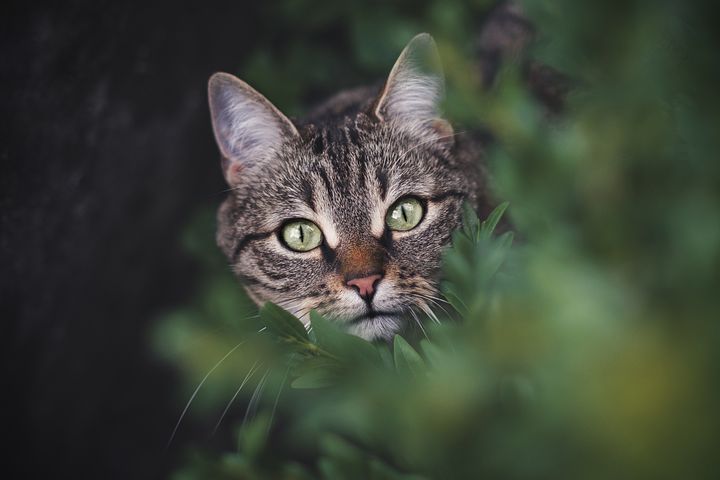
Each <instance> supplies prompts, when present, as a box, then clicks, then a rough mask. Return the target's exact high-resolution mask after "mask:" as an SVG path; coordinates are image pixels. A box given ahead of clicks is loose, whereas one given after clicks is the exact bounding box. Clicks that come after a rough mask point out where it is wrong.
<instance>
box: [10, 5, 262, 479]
mask: <svg viewBox="0 0 720 480" xmlns="http://www.w3.org/2000/svg"><path fill="white" fill-rule="evenodd" d="M253 5H254V4H253V3H247V4H243V3H242V2H223V3H218V4H216V5H215V6H214V7H213V8H212V9H210V8H201V7H200V5H199V4H197V5H195V6H185V4H183V6H182V7H181V5H180V4H178V3H176V2H153V3H152V4H132V5H131V4H126V3H118V2H72V3H63V4H59V3H50V4H48V5H45V6H41V5H35V6H33V7H32V8H29V7H28V6H27V5H26V4H25V3H24V2H22V3H21V2H18V3H17V4H15V5H7V4H6V5H5V6H4V7H3V14H2V15H0V17H2V20H0V22H1V23H2V27H1V28H0V31H1V32H2V33H1V34H0V35H2V41H1V47H0V48H1V49H2V52H1V53H0V72H1V73H0V77H1V78H2V86H3V88H2V89H3V95H2V100H1V101H2V103H3V106H2V112H3V117H4V120H3V122H2V127H0V128H1V129H2V133H1V134H0V139H1V140H0V142H1V143H0V158H1V167H0V168H1V169H2V171H1V173H0V192H1V194H0V211H1V214H0V215H1V216H0V231H1V234H0V235H1V236H0V253H1V255H2V261H1V262H0V265H2V267H1V268H2V276H1V279H2V280H1V281H2V318H3V333H2V338H3V343H4V344H5V346H4V347H3V349H2V352H3V357H4V359H3V369H4V373H3V379H4V384H5V385H4V387H3V391H4V392H5V393H4V397H5V399H6V406H5V407H4V408H3V417H5V419H4V420H3V431H4V434H5V436H6V437H7V438H9V439H11V441H12V443H11V444H12V445H13V447H12V449H11V450H10V452H9V453H10V455H9V456H10V466H11V468H10V471H15V472H16V473H14V474H12V476H11V478H51V477H52V478H123V479H127V478H133V479H141V478H156V477H158V476H165V475H166V474H167V472H168V469H169V468H170V465H171V464H172V462H173V457H174V456H175V455H177V454H178V453H180V452H177V451H171V452H170V453H169V454H166V453H165V452H164V448H165V442H166V441H167V438H168V436H169V433H170V431H171V430H172V426H173V424H174V421H175V420H176V418H177V414H178V412H177V411H175V409H173V408H171V407H170V406H171V405H175V403H172V402H171V399H172V398H174V397H173V394H174V393H176V392H174V390H173V389H174V383H173V372H172V371H171V370H170V369H169V368H168V367H167V366H164V365H162V364H161V363H160V362H159V361H157V360H156V359H155V358H154V357H153V355H152V352H150V351H149V348H148V347H147V341H146V340H147V335H148V329H149V326H150V322H151V320H152V319H153V317H154V316H155V315H157V314H158V312H161V311H163V309H166V308H168V306H170V305H173V304H175V303H177V302H179V301H181V300H182V299H183V298H185V297H186V296H187V295H189V294H190V292H192V291H193V287H194V282H195V280H194V266H193V263H192V261H191V260H190V259H188V258H186V256H185V255H184V254H183V253H182V252H181V251H180V250H179V247H178V242H177V238H178V235H179V233H180V231H181V229H182V228H183V227H184V226H185V225H186V224H187V221H188V218H189V216H190V215H191V214H192V213H193V212H194V211H195V210H196V209H197V207H198V206H200V205H208V204H214V203H217V202H218V200H219V198H220V192H221V191H222V190H223V189H224V188H225V187H224V184H223V182H222V178H221V175H220V173H219V168H218V165H217V152H216V148H215V145H214V143H213V140H212V134H211V131H210V125H209V120H208V115H207V112H206V101H205V88H206V87H205V85H206V80H207V78H208V76H209V75H210V74H211V73H212V72H213V71H215V70H220V69H231V68H232V67H233V65H235V63H230V61H231V60H232V61H240V60H242V57H243V51H244V49H243V45H246V44H248V43H251V42H252V41H253V35H254V32H253V28H252V26H253V25H255V24H256V20H257V18H256V17H257V12H256V11H255V10H254V7H253ZM185 432H187V433H188V434H191V433H192V428H191V427H188V428H186V429H185ZM181 441H182V439H180V443H181ZM176 450H177V449H176ZM6 451H7V450H6ZM8 478H10V477H8Z"/></svg>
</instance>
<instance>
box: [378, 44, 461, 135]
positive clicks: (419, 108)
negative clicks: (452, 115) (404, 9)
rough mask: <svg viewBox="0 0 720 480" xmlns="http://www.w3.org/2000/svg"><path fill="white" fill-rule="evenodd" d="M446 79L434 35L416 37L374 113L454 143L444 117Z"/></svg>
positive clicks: (391, 75)
mask: <svg viewBox="0 0 720 480" xmlns="http://www.w3.org/2000/svg"><path fill="white" fill-rule="evenodd" d="M444 91H445V80H444V75H443V71H442V64H441V63H440V56H439V54H438V51H437V47H436V45H435V41H434V40H433V38H432V36H430V35H429V34H427V33H421V34H419V35H416V36H415V37H414V38H413V39H412V40H410V43H408V44H407V46H406V47H405V49H404V50H403V51H402V53H401V54H400V57H398V59H397V61H396V62H395V65H394V66H393V68H392V70H391V71H390V75H389V76H388V78H387V80H386V82H385V85H384V87H383V89H382V90H381V91H380V95H379V96H378V98H377V99H376V100H375V103H374V104H373V107H372V114H373V115H374V116H375V118H377V119H378V120H380V121H384V122H394V123H395V124H396V125H397V126H398V127H400V128H405V129H408V130H410V131H412V132H415V133H418V134H423V135H428V134H430V135H434V136H436V138H437V139H438V140H441V141H443V142H452V127H451V126H450V124H449V123H448V122H447V121H446V120H444V119H442V118H441V117H440V102H441V100H442V98H443V95H444Z"/></svg>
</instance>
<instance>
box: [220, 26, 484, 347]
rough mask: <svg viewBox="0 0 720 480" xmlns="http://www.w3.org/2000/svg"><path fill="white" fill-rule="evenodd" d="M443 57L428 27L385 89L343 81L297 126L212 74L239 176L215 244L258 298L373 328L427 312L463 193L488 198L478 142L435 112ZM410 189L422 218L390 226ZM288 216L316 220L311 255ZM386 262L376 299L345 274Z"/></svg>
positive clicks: (366, 333)
mask: <svg viewBox="0 0 720 480" xmlns="http://www.w3.org/2000/svg"><path fill="white" fill-rule="evenodd" d="M418 59H420V60H418ZM425 65H430V66H431V68H430V69H429V70H428V69H425V68H424V67H425ZM437 65H439V61H438V60H437V52H436V50H435V46H434V43H433V41H432V38H431V37H430V36H429V35H426V34H423V35H419V36H417V37H416V38H415V39H413V41H411V42H410V44H409V45H408V47H407V48H406V49H405V50H404V51H403V53H402V54H401V55H400V58H399V59H398V61H397V63H396V64H395V66H394V67H393V69H392V71H391V73H390V76H389V77H388V79H387V81H386V82H385V84H384V86H383V87H382V88H381V89H379V91H378V90H377V89H371V88H362V89H356V90H354V91H350V92H344V93H342V94H340V95H338V96H336V97H334V98H332V99H330V100H329V101H328V102H326V103H325V104H324V105H321V106H320V107H318V108H317V109H316V110H315V111H314V112H312V113H311V114H310V115H309V116H308V117H307V118H306V119H305V120H303V121H299V122H297V125H294V124H292V123H290V125H288V123H289V122H290V121H289V120H287V119H286V118H285V117H284V116H283V115H282V114H281V113H280V112H279V111H278V110H277V109H275V107H273V106H272V105H271V104H270V103H269V102H267V100H265V98H264V97H262V95H260V94H259V93H257V92H255V91H254V90H252V89H251V88H250V87H249V86H246V85H245V84H244V83H242V82H240V81H239V80H237V79H235V80H237V82H240V83H237V82H235V81H234V80H231V79H228V78H227V77H230V76H229V75H227V74H216V75H222V76H223V77H222V78H221V79H220V80H222V81H218V80H217V77H213V79H211V82H210V99H211V111H212V115H213V125H214V127H215V135H216V138H217V140H218V144H219V145H220V149H221V152H222V153H223V158H224V163H223V164H224V168H225V170H226V178H228V179H229V180H228V181H229V182H230V184H231V186H232V187H233V188H232V189H231V193H230V195H228V197H227V199H226V200H225V201H224V202H223V204H222V205H221V207H220V210H219V213H218V233H217V238H218V244H219V245H220V247H221V249H222V250H223V252H224V253H225V254H226V255H227V257H228V259H229V260H230V263H231V265H232V268H233V270H234V272H235V273H236V274H237V276H238V277H239V278H240V279H241V281H242V283H243V285H244V286H245V288H246V290H247V291H248V293H249V294H250V296H251V297H252V298H253V300H254V301H256V302H257V303H258V304H262V303H263V302H266V301H272V302H274V303H276V304H278V305H280V306H281V307H283V308H285V309H287V310H288V311H290V312H292V313H293V314H295V315H296V316H298V317H299V318H300V319H301V320H302V321H303V322H307V321H308V317H309V312H310V310H311V309H316V310H318V311H319V312H320V313H323V314H325V315H326V316H328V317H330V318H332V319H334V320H335V321H337V322H339V323H341V324H343V325H344V326H346V327H347V329H348V331H350V332H351V333H354V334H356V335H359V336H361V337H363V338H366V339H369V340H375V339H385V340H387V339H390V338H392V336H393V335H394V334H395V333H397V332H399V331H400V330H402V329H403V328H404V327H406V326H407V325H408V319H409V318H413V317H412V316H413V315H414V313H415V312H416V311H425V312H427V311H428V308H429V305H430V304H432V302H433V297H437V296H438V274H439V271H440V267H441V255H442V252H443V250H444V249H445V248H446V247H447V246H448V244H449V242H450V239H451V235H452V232H453V231H454V230H455V229H456V228H457V227H458V226H459V224H460V218H461V210H462V209H461V206H462V203H463V202H464V201H469V202H470V203H471V204H473V205H474V206H476V207H477V206H481V205H484V204H487V203H488V198H487V196H486V195H485V193H484V192H485V183H486V182H485V180H484V178H485V175H484V171H483V168H482V166H481V162H480V160H481V157H482V146H481V144H480V143H479V142H478V141H476V140H475V139H473V138H472V137H470V136H467V135H463V134H459V135H457V134H454V133H453V132H452V129H451V127H450V126H449V124H447V122H445V121H444V120H442V119H441V118H440V117H439V113H438V112H439V108H438V105H439V101H440V99H441V97H442V74H441V73H440V72H439V71H438V69H437ZM233 78H234V77H233ZM238 86H239V87H238ZM218 98H221V99H223V101H222V102H217V101H215V102H214V99H218ZM258 145H261V147H258ZM228 171H231V172H232V173H231V174H228V173H227V172H228ZM408 195H412V196H415V197H417V198H419V199H420V200H421V202H422V203H423V204H424V207H425V215H424V218H423V219H422V221H421V222H420V224H419V225H418V226H417V227H415V228H414V229H412V230H409V231H404V232H399V231H390V230H389V229H388V228H387V227H386V225H385V216H386V214H387V211H388V208H390V207H391V206H392V205H393V203H394V202H396V201H397V200H398V199H400V198H402V197H405V196H408ZM291 219H307V220H310V221H312V222H314V223H315V224H317V225H318V226H319V227H320V229H321V230H322V232H323V236H324V240H323V244H322V245H321V246H320V247H319V248H317V249H315V250H312V251H309V252H304V253H300V252H295V251H291V250H289V249H288V248H287V247H285V246H284V244H283V243H282V241H281V240H280V238H279V232H280V229H281V228H282V226H283V225H284V224H285V223H286V222H287V221H288V220H291ZM378 268H379V269H380V270H381V271H382V274H383V275H384V277H383V278H382V280H381V281H380V282H379V283H378V284H377V288H376V293H375V295H374V297H373V298H372V301H371V302H368V301H366V299H363V298H361V297H360V295H359V294H358V293H357V292H356V291H355V290H354V289H353V288H349V287H348V286H347V284H346V280H347V272H348V271H349V270H352V271H353V272H370V271H371V270H372V271H375V270H377V269H378ZM373 269H375V270H373Z"/></svg>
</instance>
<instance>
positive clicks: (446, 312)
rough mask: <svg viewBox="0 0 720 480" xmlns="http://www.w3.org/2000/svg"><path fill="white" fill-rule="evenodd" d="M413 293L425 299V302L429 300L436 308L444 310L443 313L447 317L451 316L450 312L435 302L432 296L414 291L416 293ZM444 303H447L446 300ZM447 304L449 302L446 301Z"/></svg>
mask: <svg viewBox="0 0 720 480" xmlns="http://www.w3.org/2000/svg"><path fill="white" fill-rule="evenodd" d="M414 295H416V296H418V297H420V298H422V299H423V300H425V301H426V302H430V303H431V304H432V305H434V306H436V307H437V308H439V309H440V310H442V311H443V312H445V315H447V316H448V317H449V318H450V317H452V316H451V315H450V313H449V312H448V311H447V310H446V309H445V307H443V306H442V305H440V304H439V303H437V301H436V300H435V299H434V297H429V296H425V295H423V294H419V293H416V294H414ZM446 303H448V302H446ZM448 305H449V303H448Z"/></svg>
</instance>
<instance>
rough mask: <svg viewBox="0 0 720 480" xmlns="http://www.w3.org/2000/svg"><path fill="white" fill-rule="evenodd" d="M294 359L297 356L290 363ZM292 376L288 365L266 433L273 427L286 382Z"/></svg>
mask: <svg viewBox="0 0 720 480" xmlns="http://www.w3.org/2000/svg"><path fill="white" fill-rule="evenodd" d="M293 358H295V354H293V355H291V356H290V361H289V362H288V363H290V362H292V360H293ZM289 374H290V365H288V367H287V370H285V376H283V379H282V382H280V386H279V387H278V393H277V395H276V396H275V403H273V408H272V411H271V412H270V420H269V421H268V426H267V430H266V433H267V432H269V431H270V427H272V423H273V419H274V418H275V412H276V411H277V407H278V402H279V401H280V394H281V393H282V391H283V388H284V387H285V382H286V381H287V378H288V375H289Z"/></svg>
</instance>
